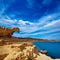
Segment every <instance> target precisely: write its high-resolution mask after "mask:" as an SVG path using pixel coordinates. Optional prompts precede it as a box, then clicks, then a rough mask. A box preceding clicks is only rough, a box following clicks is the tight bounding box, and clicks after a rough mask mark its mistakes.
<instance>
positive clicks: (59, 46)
mask: <svg viewBox="0 0 60 60" xmlns="http://www.w3.org/2000/svg"><path fill="white" fill-rule="evenodd" d="M33 44H35V45H36V47H37V48H38V50H47V51H48V53H47V55H48V56H50V57H52V58H60V42H34V43H33Z"/></svg>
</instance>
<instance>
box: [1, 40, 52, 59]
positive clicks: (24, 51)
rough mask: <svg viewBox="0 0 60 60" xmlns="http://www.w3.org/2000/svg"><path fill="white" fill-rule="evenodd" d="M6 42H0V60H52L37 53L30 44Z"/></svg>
mask: <svg viewBox="0 0 60 60" xmlns="http://www.w3.org/2000/svg"><path fill="white" fill-rule="evenodd" d="M2 42H3V44H1V43H2ZM6 42H7V40H5V41H2V40H0V60H53V59H52V58H51V57H49V56H47V55H45V54H43V53H41V52H40V51H38V49H37V48H36V47H35V45H33V43H32V42H19V43H15V42H14V43H12V42H10V43H9V42H8V43H6Z"/></svg>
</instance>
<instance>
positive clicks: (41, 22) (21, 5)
mask: <svg viewBox="0 0 60 60" xmlns="http://www.w3.org/2000/svg"><path fill="white" fill-rule="evenodd" d="M0 26H3V27H7V28H14V27H19V29H20V32H19V33H18V32H15V33H14V34H13V36H15V37H23V38H24V37H27V38H39V39H48V40H60V0H0Z"/></svg>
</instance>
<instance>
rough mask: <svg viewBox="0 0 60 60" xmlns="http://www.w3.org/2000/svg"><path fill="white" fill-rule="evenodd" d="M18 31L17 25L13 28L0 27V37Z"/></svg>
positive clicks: (9, 35)
mask: <svg viewBox="0 0 60 60" xmlns="http://www.w3.org/2000/svg"><path fill="white" fill-rule="evenodd" d="M18 31H19V28H17V27H16V28H13V29H10V28H3V27H0V37H4V36H8V37H11V36H12V35H13V33H14V32H18Z"/></svg>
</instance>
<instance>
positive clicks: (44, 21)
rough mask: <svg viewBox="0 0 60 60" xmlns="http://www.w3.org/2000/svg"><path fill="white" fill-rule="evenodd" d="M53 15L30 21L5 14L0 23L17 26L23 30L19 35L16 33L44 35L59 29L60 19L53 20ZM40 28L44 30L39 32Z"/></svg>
mask: <svg viewBox="0 0 60 60" xmlns="http://www.w3.org/2000/svg"><path fill="white" fill-rule="evenodd" d="M54 17H55V16H54V15H48V16H44V17H42V18H41V19H39V21H38V22H30V21H24V20H16V19H15V20H12V19H11V18H10V17H8V16H5V17H3V18H1V19H0V24H3V25H6V26H11V27H19V28H20V31H21V32H24V33H23V34H21V35H20V34H17V36H21V37H23V36H24V37H28V36H34V35H39V34H40V35H45V34H48V33H52V32H56V31H60V19H58V20H54ZM50 19H52V21H49V20H50ZM48 21H49V22H48ZM39 30H40V31H39ZM41 30H46V31H42V32H41ZM36 31H39V32H36ZM51 36H52V35H51Z"/></svg>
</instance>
